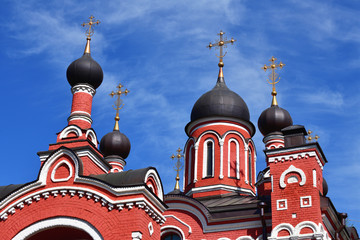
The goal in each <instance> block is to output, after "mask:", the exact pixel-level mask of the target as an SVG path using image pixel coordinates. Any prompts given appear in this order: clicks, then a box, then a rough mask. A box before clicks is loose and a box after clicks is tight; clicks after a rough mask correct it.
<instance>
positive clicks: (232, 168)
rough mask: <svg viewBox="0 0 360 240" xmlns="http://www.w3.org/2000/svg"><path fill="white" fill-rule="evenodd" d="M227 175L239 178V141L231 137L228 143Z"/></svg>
mask: <svg viewBox="0 0 360 240" xmlns="http://www.w3.org/2000/svg"><path fill="white" fill-rule="evenodd" d="M228 176H229V177H231V178H239V176H240V175H239V143H238V142H237V141H236V140H234V139H231V140H230V141H229V143H228Z"/></svg>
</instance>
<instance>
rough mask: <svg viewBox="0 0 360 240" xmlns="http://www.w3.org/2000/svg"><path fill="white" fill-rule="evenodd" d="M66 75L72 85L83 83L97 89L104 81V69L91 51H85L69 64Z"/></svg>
mask: <svg viewBox="0 0 360 240" xmlns="http://www.w3.org/2000/svg"><path fill="white" fill-rule="evenodd" d="M66 77H67V80H68V82H69V83H70V85H71V87H73V86H75V85H77V84H81V83H83V84H89V85H91V86H92V87H93V88H94V89H96V88H98V87H99V86H100V85H101V83H102V81H103V71H102V69H101V67H100V65H99V64H98V63H97V62H96V61H95V60H94V59H93V58H92V57H91V55H90V53H84V55H83V56H82V57H81V58H79V59H77V60H75V61H73V62H72V63H71V64H70V65H69V67H68V69H67V71H66Z"/></svg>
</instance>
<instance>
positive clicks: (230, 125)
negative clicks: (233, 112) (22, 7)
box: [189, 122, 250, 135]
mask: <svg viewBox="0 0 360 240" xmlns="http://www.w3.org/2000/svg"><path fill="white" fill-rule="evenodd" d="M211 126H229V127H232V128H238V129H241V130H244V131H245V132H247V133H249V131H248V130H247V129H246V128H244V127H241V126H239V125H236V124H233V123H223V122H215V123H205V124H200V125H199V126H197V127H196V128H194V129H192V130H191V132H190V134H189V135H192V134H193V133H194V132H195V131H196V130H198V129H199V128H204V127H211ZM249 135H250V133H249Z"/></svg>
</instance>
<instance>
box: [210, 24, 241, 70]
mask: <svg viewBox="0 0 360 240" xmlns="http://www.w3.org/2000/svg"><path fill="white" fill-rule="evenodd" d="M224 34H225V33H224V32H223V31H222V30H220V33H218V34H217V35H218V36H220V39H219V40H217V41H216V42H215V43H211V42H210V43H209V45H207V47H208V48H209V49H211V48H212V47H215V48H220V55H219V56H217V57H218V58H219V67H223V66H224V63H223V58H224V57H225V55H226V53H227V52H225V54H224V48H227V46H226V44H228V43H231V45H232V44H233V43H234V42H235V41H236V40H235V39H233V38H231V39H230V40H227V39H226V37H224Z"/></svg>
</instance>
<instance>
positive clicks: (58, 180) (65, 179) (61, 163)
mask: <svg viewBox="0 0 360 240" xmlns="http://www.w3.org/2000/svg"><path fill="white" fill-rule="evenodd" d="M63 164H65V165H66V166H67V167H68V168H69V176H67V177H65V178H58V179H56V178H55V174H56V170H57V169H58V168H59V167H60V166H61V165H63ZM73 173H74V169H73V167H72V166H71V164H70V163H69V162H68V161H66V160H62V161H60V162H58V163H57V164H56V166H55V167H54V169H53V170H52V173H51V181H53V182H66V181H68V180H69V179H70V178H71V177H72V175H73Z"/></svg>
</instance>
